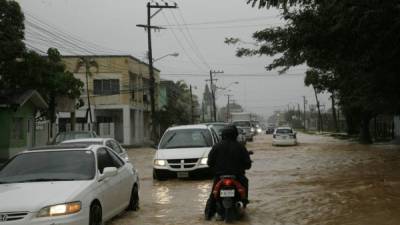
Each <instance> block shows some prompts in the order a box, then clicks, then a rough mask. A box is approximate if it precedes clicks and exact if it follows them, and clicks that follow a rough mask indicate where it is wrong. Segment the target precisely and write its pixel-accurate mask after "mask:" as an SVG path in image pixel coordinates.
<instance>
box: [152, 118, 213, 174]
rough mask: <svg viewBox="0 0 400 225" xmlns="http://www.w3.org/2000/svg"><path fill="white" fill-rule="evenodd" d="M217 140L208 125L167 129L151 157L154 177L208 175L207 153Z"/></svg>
mask: <svg viewBox="0 0 400 225" xmlns="http://www.w3.org/2000/svg"><path fill="white" fill-rule="evenodd" d="M218 141H219V138H218V135H217V133H216V132H215V131H214V130H213V129H211V128H210V127H209V126H207V125H186V126H176V127H171V128H168V129H167V130H166V131H165V133H164V135H163V136H162V138H161V141H160V143H159V145H158V147H157V151H156V153H155V155H154V159H153V178H154V179H156V180H165V179H167V178H169V177H177V178H188V177H192V176H197V175H208V174H209V173H210V169H209V167H208V165H207V160H208V153H209V152H210V150H211V148H212V146H213V145H214V144H216V143H218Z"/></svg>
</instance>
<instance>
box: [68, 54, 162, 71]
mask: <svg viewBox="0 0 400 225" xmlns="http://www.w3.org/2000/svg"><path fill="white" fill-rule="evenodd" d="M81 57H89V58H130V59H133V60H135V61H137V62H139V63H141V64H144V65H146V66H149V64H148V63H145V62H144V61H142V60H140V59H138V58H136V57H134V56H132V55H63V56H62V57H61V58H81ZM153 69H154V70H157V71H158V72H160V70H159V69H157V68H155V67H153Z"/></svg>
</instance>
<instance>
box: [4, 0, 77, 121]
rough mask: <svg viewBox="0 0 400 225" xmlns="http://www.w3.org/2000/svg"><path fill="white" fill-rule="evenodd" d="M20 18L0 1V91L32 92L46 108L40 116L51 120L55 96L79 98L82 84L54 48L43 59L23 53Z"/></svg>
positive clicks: (14, 8) (6, 2)
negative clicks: (68, 70) (24, 90)
mask: <svg viewBox="0 0 400 225" xmlns="http://www.w3.org/2000/svg"><path fill="white" fill-rule="evenodd" d="M23 39H24V15H23V13H22V12H21V8H20V6H19V5H18V3H17V2H15V1H9V0H0V46H1V48H0V88H4V89H11V90H16V89H35V90H37V91H38V92H39V93H40V94H41V95H42V96H43V97H44V99H45V100H46V102H47V103H48V105H49V109H48V111H46V112H43V114H44V115H45V116H46V117H47V118H48V119H50V121H52V122H54V121H55V113H56V112H55V109H56V101H55V99H56V98H57V97H61V96H62V97H65V96H66V97H70V98H72V99H76V98H79V96H80V94H81V89H82V87H83V83H82V82H81V81H80V80H78V79H76V78H75V77H74V76H73V74H72V73H69V72H67V71H66V70H65V65H64V64H63V63H62V61H61V55H60V53H59V52H58V50H57V49H54V48H50V49H49V50H48V52H47V54H48V56H47V57H44V56H41V55H39V54H37V53H36V52H34V51H27V50H26V48H25V45H24V43H23Z"/></svg>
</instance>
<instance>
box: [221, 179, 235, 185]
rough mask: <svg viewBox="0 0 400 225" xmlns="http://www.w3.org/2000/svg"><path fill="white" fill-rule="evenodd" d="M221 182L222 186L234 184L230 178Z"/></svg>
mask: <svg viewBox="0 0 400 225" xmlns="http://www.w3.org/2000/svg"><path fill="white" fill-rule="evenodd" d="M223 183H224V186H232V185H233V184H234V182H233V180H232V179H224V180H223Z"/></svg>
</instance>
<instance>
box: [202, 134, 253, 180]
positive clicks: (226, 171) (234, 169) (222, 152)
mask: <svg viewBox="0 0 400 225" xmlns="http://www.w3.org/2000/svg"><path fill="white" fill-rule="evenodd" d="M207 164H208V166H209V167H210V168H211V169H213V171H214V173H215V175H217V176H218V175H245V170H248V169H250V167H251V159H250V155H249V152H248V151H247V149H246V147H244V146H243V145H242V144H240V143H239V142H237V141H236V138H226V139H223V140H222V141H221V142H219V143H218V144H216V145H214V147H213V148H212V149H211V151H210V153H209V154H208V162H207Z"/></svg>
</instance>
